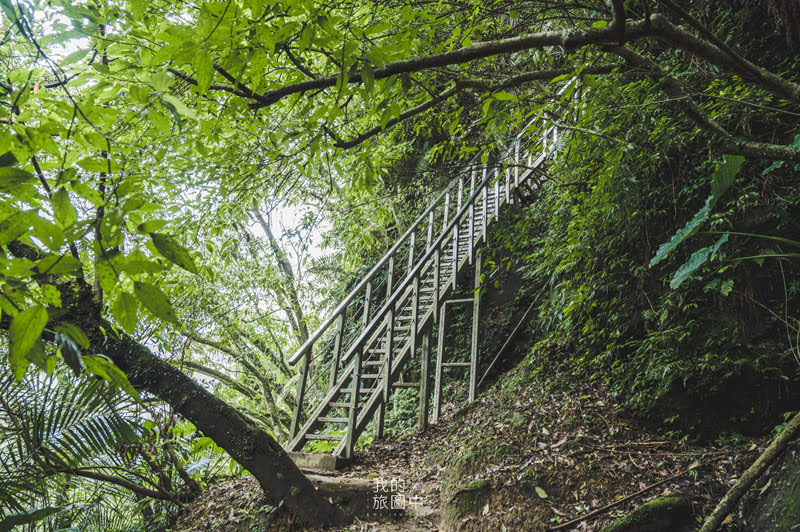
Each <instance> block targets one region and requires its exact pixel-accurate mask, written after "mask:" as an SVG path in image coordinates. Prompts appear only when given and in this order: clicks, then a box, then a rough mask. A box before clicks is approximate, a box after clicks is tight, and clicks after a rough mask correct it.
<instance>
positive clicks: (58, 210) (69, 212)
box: [50, 188, 78, 227]
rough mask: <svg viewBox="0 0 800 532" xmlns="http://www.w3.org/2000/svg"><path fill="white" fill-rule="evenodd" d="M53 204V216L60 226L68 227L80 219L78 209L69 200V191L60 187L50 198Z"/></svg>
mask: <svg viewBox="0 0 800 532" xmlns="http://www.w3.org/2000/svg"><path fill="white" fill-rule="evenodd" d="M50 201H51V202H52V204H53V217H54V218H55V220H56V224H58V225H59V226H60V227H67V226H68V225H72V224H74V223H75V222H77V221H78V211H77V209H75V207H73V206H72V203H70V201H69V192H67V191H66V190H65V189H63V188H60V189H58V191H57V192H56V193H55V194H53V197H52V198H50Z"/></svg>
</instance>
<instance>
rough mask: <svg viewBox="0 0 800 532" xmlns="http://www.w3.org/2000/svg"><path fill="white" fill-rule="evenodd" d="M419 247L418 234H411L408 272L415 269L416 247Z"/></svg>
mask: <svg viewBox="0 0 800 532" xmlns="http://www.w3.org/2000/svg"><path fill="white" fill-rule="evenodd" d="M416 245H417V232H416V231H414V232H413V233H411V237H409V239H408V270H406V271H408V272H410V271H411V270H412V269H414V247H416Z"/></svg>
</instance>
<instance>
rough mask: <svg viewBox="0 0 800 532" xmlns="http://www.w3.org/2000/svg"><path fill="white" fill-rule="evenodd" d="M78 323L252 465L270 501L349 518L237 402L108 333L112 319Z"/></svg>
mask: <svg viewBox="0 0 800 532" xmlns="http://www.w3.org/2000/svg"><path fill="white" fill-rule="evenodd" d="M76 325H78V326H79V327H81V329H83V331H84V332H85V333H86V334H87V336H88V337H89V338H90V341H91V344H92V345H91V346H90V350H92V351H94V352H98V353H104V354H105V355H107V356H108V357H109V358H110V359H111V360H113V361H114V363H115V364H116V365H117V366H118V367H119V368H120V369H121V370H122V371H124V372H125V374H126V375H127V376H128V378H129V379H130V381H131V384H133V385H134V386H135V387H137V388H138V389H139V390H142V391H146V392H148V393H151V394H153V395H155V396H157V397H158V398H160V399H161V400H163V401H164V402H166V403H168V404H169V405H170V406H171V407H172V408H173V409H174V410H175V412H177V413H179V414H181V415H182V416H183V417H185V418H186V419H187V420H189V421H190V422H192V423H193V424H194V425H195V426H196V427H197V429H198V430H200V431H202V432H203V434H204V435H206V436H208V437H210V438H211V439H212V440H214V442H215V443H216V444H217V445H219V446H220V447H222V448H223V449H225V450H226V451H227V452H228V453H229V454H230V455H231V457H232V458H233V459H234V460H236V461H237V462H238V463H239V464H241V465H242V466H243V467H244V468H245V469H247V470H248V471H249V472H250V473H251V474H252V475H253V476H254V477H255V478H256V479H257V480H258V482H259V484H260V485H261V488H262V489H263V490H264V493H265V495H266V497H267V501H268V502H269V503H270V504H272V505H277V504H278V503H279V502H280V501H283V503H284V505H285V506H286V507H287V508H288V509H289V511H291V512H292V513H293V514H294V515H295V516H296V517H297V518H298V519H299V520H301V521H302V522H304V523H309V524H312V523H313V524H344V523H346V522H348V521H349V520H350V517H349V516H348V515H347V514H346V513H345V512H344V511H343V510H342V509H340V508H339V507H338V506H336V505H334V504H332V503H330V502H329V501H328V500H326V499H325V498H324V497H323V496H322V495H321V494H319V493H318V492H317V490H316V488H315V487H314V485H313V484H312V483H311V481H310V480H308V478H306V477H305V475H303V473H302V472H301V471H300V470H299V469H298V468H297V466H296V465H295V464H294V462H292V460H291V459H290V458H289V456H288V455H287V454H286V452H285V451H284V450H283V449H282V448H281V446H280V445H279V444H278V443H277V442H276V441H275V440H274V439H273V438H272V437H271V436H270V435H269V434H267V433H266V432H265V431H263V430H261V429H260V428H258V427H256V426H255V425H253V424H252V423H250V422H248V421H247V420H246V419H245V418H244V417H243V416H242V415H240V414H239V412H238V411H237V410H236V409H235V408H233V407H232V406H230V405H229V404H227V403H225V402H224V401H222V400H221V399H219V398H218V397H216V396H215V395H213V394H211V393H209V392H208V391H206V390H205V389H204V388H203V387H202V386H200V385H199V384H198V383H196V382H195V381H194V380H192V379H191V378H189V377H187V376H186V375H184V374H183V373H182V372H181V371H180V370H178V369H177V368H175V367H174V366H172V365H170V364H169V363H167V362H166V361H164V360H161V359H160V358H158V357H157V356H155V355H153V354H152V353H151V352H150V350H149V349H147V348H146V347H145V346H143V345H141V344H139V343H137V342H135V341H134V340H133V339H132V338H130V337H129V336H127V335H122V336H121V337H119V338H114V337H112V336H107V337H106V336H105V335H104V334H103V332H102V331H101V329H100V327H102V328H103V329H105V330H106V331H113V330H114V328H113V327H112V326H111V325H110V324H109V323H106V322H105V321H102V320H101V321H100V322H99V323H98V322H97V321H95V320H93V319H89V320H86V321H82V322H80V323H76Z"/></svg>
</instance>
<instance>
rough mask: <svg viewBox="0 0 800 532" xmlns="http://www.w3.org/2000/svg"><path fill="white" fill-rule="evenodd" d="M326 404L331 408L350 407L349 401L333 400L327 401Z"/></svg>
mask: <svg viewBox="0 0 800 532" xmlns="http://www.w3.org/2000/svg"><path fill="white" fill-rule="evenodd" d="M328 406H329V407H331V408H350V403H341V402H338V403H337V402H333V403H328Z"/></svg>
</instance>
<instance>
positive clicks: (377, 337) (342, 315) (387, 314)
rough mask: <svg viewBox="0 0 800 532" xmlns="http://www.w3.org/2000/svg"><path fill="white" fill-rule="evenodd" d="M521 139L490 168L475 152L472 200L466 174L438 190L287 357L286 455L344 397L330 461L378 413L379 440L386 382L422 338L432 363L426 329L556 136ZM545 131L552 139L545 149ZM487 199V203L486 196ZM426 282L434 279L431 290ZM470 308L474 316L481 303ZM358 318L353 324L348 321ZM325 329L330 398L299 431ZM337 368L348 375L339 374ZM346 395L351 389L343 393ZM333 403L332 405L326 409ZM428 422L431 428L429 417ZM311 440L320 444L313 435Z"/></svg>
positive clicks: (471, 171) (388, 386)
mask: <svg viewBox="0 0 800 532" xmlns="http://www.w3.org/2000/svg"><path fill="white" fill-rule="evenodd" d="M540 119H542V117H541V116H539V117H537V118H536V119H534V120H532V121H531V122H530V123H529V125H528V126H527V127H526V128H525V129H527V128H528V127H530V126H531V125H532V124H534V123H536V121H537V120H540ZM542 120H543V119H542ZM543 122H544V120H543ZM524 131H525V130H523V133H521V134H520V135H517V137H516V138H515V140H514V142H513V143H512V144H511V146H510V147H509V148H508V149H507V150H505V151H504V153H503V154H501V156H500V159H499V161H498V164H497V166H495V167H492V168H490V167H489V166H487V165H478V164H477V161H479V160H480V157H481V155H482V154H481V153H479V154H477V155H476V156H475V157H474V158H473V160H472V161H471V163H470V165H468V166H467V173H468V175H469V181H470V183H469V191H470V192H471V193H470V196H469V198H466V199H465V198H464V195H465V194H464V192H465V188H466V185H467V183H466V177H467V175H466V173H462V174H461V175H460V176H459V177H457V178H455V179H454V180H453V181H452V182H451V183H450V184H449V185H448V187H447V188H446V189H445V190H444V191H442V193H441V194H440V195H439V196H438V198H437V199H436V200H435V201H434V202H433V203H432V204H431V205H430V206H429V207H428V208H427V209H426V211H425V212H424V213H423V214H422V215H421V216H420V217H419V218H418V219H417V221H416V222H415V223H414V224H413V225H412V226H411V227H410V228H409V229H408V230H407V231H406V233H405V234H404V235H403V236H402V237H401V238H400V239H399V240H398V241H397V242H396V243H395V244H394V245H393V246H392V248H391V249H390V250H389V251H388V252H387V253H386V254H385V255H384V257H383V258H382V259H381V260H380V261H379V262H378V263H377V264H376V265H375V266H374V267H373V268H372V269H371V270H370V272H369V273H368V274H367V275H366V276H365V277H364V278H363V279H362V280H361V281H360V282H359V283H358V285H357V286H356V287H355V288H354V289H353V290H352V291H351V292H350V294H348V296H347V297H346V298H345V299H344V300H343V301H342V302H341V303H340V304H339V305H338V306H337V307H336V309H335V310H334V311H333V313H332V314H331V316H330V318H328V320H326V321H325V322H324V323H323V325H322V326H321V327H319V328H318V329H317V331H316V332H315V333H314V334H313V335H312V336H311V337H310V338H309V340H308V341H307V342H305V343H304V344H303V346H301V347H300V349H298V351H297V352H296V353H295V355H294V356H293V357H292V358H291V359H290V361H289V363H290V364H296V363H297V362H298V361H301V362H302V365H301V370H300V371H301V376H300V379H299V382H298V389H297V395H296V401H297V403H296V406H295V411H294V415H293V420H292V427H291V441H290V442H289V443H288V445H287V446H286V449H287V450H288V451H299V450H301V449H302V448H303V447H304V445H305V442H306V441H308V440H309V439H311V438H313V436H312V435H313V434H314V431H315V430H317V429H318V428H319V427H320V426H321V425H324V424H325V423H327V422H328V421H326V420H327V419H330V417H331V416H330V415H329V414H328V412H329V411H330V410H332V409H338V408H344V407H342V406H340V405H342V404H343V403H344V401H336V399H337V398H339V397H341V396H342V395H348V394H349V404H348V406H347V407H346V408H347V411H348V412H347V420H348V421H347V432H346V435H345V437H343V438H341V440H340V441H339V444H338V445H337V446H336V448H335V450H334V451H333V454H334V455H338V456H341V455H344V456H346V457H349V456H351V455H352V452H353V447H354V445H355V442H356V440H357V438H358V436H359V435H360V434H361V433H362V432H363V430H365V429H366V427H367V425H368V423H369V421H370V420H371V419H372V418H373V416H375V415H376V413H377V416H378V418H377V419H376V422H377V423H378V425H377V432H378V434H380V433H381V432H382V429H383V423H382V422H383V409H384V405H385V402H386V401H387V400H388V397H389V394H390V391H391V387H392V384H393V383H394V382H395V381H396V379H397V377H398V376H399V374H400V372H401V371H402V369H403V367H404V366H405V364H406V363H407V362H408V360H409V359H410V358H411V357H412V356H413V355H414V353H415V352H416V351H417V347H418V346H419V345H420V340H423V343H424V344H426V345H425V346H423V351H425V350H426V349H427V350H428V352H427V359H426V361H429V359H430V354H429V349H430V331H431V330H432V327H433V324H434V323H435V322H437V321H438V319H439V313H440V309H441V307H442V305H443V304H444V302H445V301H447V300H448V298H449V296H450V293H451V292H453V290H454V289H455V287H456V285H457V283H458V281H459V278H460V277H461V276H463V274H464V272H466V271H467V266H468V265H470V264H473V263H475V262H476V251H477V250H479V249H480V247H481V246H483V245H484V244H485V242H486V239H487V236H488V235H487V232H488V227H489V225H490V223H491V220H496V219H497V218H498V217H499V215H500V212H502V211H501V209H502V207H504V206H505V205H509V204H511V203H514V202H515V201H516V200H517V198H516V196H515V194H514V193H515V191H516V190H517V189H518V188H519V187H520V185H525V186H528V187H530V188H536V184H535V183H529V181H533V178H534V177H535V176H537V175H539V173H538V172H537V171H536V170H537V169H538V168H539V167H540V166H541V165H542V164H543V163H544V161H545V160H546V159H547V158H549V157H550V156H551V155H552V153H553V152H554V151H555V150H556V149H557V147H558V144H557V142H556V141H557V139H558V130H557V128H555V126H549V127H548V126H547V125H546V122H544V123H543V125H542V127H541V129H540V131H541V133H540V134H539V135H538V136H535V138H534V139H533V141H531V138H532V137H528V134H527V133H525V132H524ZM551 133H552V135H553V141H552V142H548V141H549V140H550V139H549V137H550V134H551ZM538 140H541V141H542V150H541V152H538V155H535V153H534V152H533V151H532V150H531V149H529V148H530V146H531V144H532V143H533V142H536V141H538ZM526 141H527V142H526ZM534 149H535V148H534ZM523 157H524V159H527V167H526V169H524V170H523V171H520V169H521V163H522V162H523V161H522V158H523ZM509 162H511V163H513V168H507V165H508V163H509ZM477 175H480V177H481V179H480V182H479V183H476V176H477ZM456 190H457V192H456ZM490 196H493V197H491V198H490ZM453 200H456V201H457V207H456V209H455V210H456V211H457V212H456V213H455V215H454V216H452V218H450V202H451V201H453ZM440 207H443V211H444V212H443V218H442V220H441V221H442V225H443V226H444V227H442V228H441V230H440V231H436V222H437V219H436V218H437V217H436V214H435V213H436V212H437V209H439V208H440ZM478 213H479V214H480V216H478ZM423 227H425V228H426V229H427V239H426V243H425V247H424V252H423V253H422V254H421V256H415V255H416V253H415V249H416V247H418V246H419V242H418V241H417V234H419V233H422V232H423ZM436 233H438V237H435V234H436ZM406 245H407V246H408V251H407V257H403V256H402V254H403V253H404V252H403V251H402V248H403V246H406ZM405 260H407V264H408V268H407V269H406V272H405V275H403V276H402V278H401V276H398V275H397V273H398V271H397V268H396V267H397V265H398V262H401V261H405ZM445 260H447V263H445ZM451 261H452V262H451ZM477 262H478V264H476V266H479V262H480V261H479V260H478V261H477ZM383 268H387V269H388V272H387V276H386V277H387V281H386V285H385V288H384V289H383V290H384V292H385V296H384V301H383V304H382V305H381V306H380V308H379V309H378V310H374V309H373V308H371V307H372V305H371V300H372V299H373V297H374V293H373V289H375V288H376V286H377V287H378V288H380V284H379V283H373V281H376V279H377V278H378V273H379V272H381V270H382V269H383ZM430 280H432V286H431V283H430V282H429V281H430ZM423 284H425V285H426V286H427V287H429V288H427V289H426V290H427V291H426V292H425V293H426V294H428V295H429V297H428V298H425V299H424V300H423V301H424V304H420V295H421V287H422V285H423ZM395 285H396V287H395ZM431 288H432V289H431ZM359 302H361V303H359ZM354 303H355V304H356V310H358V305H359V304H360V305H361V309H362V316H361V317H362V324H361V327H360V332H359V333H358V334H357V335H356V336H355V339H351V340H349V341H347V340H346V339H345V338H344V336H345V333H346V325H347V323H349V322H348V320H347V311H348V308H349V307H351V306H352V305H353V304H354ZM475 308H476V310H477V303H476V307H475ZM409 309H410V310H411V317H410V320H407V321H408V323H409V326H410V329H409V334H408V335H407V336H395V333H396V330H395V328H396V322H397V321H398V320H399V318H400V317H401V316H403V315H404V312H406V313H407V312H408V310H409ZM354 317H355V316H351V321H352V319H353V318H354ZM332 328H333V329H332ZM328 331H331V332H330V333H329V334H328V335H327V341H328V345H332V356H331V370H330V375H329V379H328V391H327V393H326V394H325V395H324V397H323V398H322V400H321V402H320V403H319V404H318V405H317V406H316V407H315V408H314V409H313V410H312V411H311V413H310V415H309V416H308V418H307V420H306V422H305V423H303V424H302V426H300V417H301V413H302V408H303V401H304V399H305V394H306V392H307V384H308V377H309V368H310V367H311V363H312V361H313V360H314V359H315V358H316V357H314V356H312V350H313V347H314V345H315V344H316V343H317V342H318V341H320V340H323V342H324V341H325V340H324V339H323V337H324V336H325V334H326V333H327V332H328ZM474 336H475V335H474V334H473V343H476V340H477V339H476V338H475V337H474ZM345 344H347V345H345ZM387 344H388V345H387ZM382 346H384V347H382ZM381 350H385V358H384V360H383V364H382V365H381V366H380V369H379V371H378V372H377V374H376V373H369V374H367V373H363V372H362V365H363V364H365V363H367V362H368V361H369V362H372V363H371V366H372V367H376V364H375V362H376V361H374V360H371V357H372V356H373V355H375V354H376V353H380V352H381ZM342 351H344V353H343V352H342ZM324 352H325V349H324V348H323V349H321V350H320V353H318V354H317V355H316V356H320V354H322V353H324ZM342 363H343V364H344V367H343V368H342V369H341V370H339V366H340V365H341V364H342ZM475 366H477V364H475ZM425 369H426V370H428V369H429V368H425ZM473 373H474V372H473ZM423 374H424V377H423V380H424V379H428V378H429V374H430V372H429V371H425V370H423ZM363 375H371V376H372V377H373V379H371V380H374V383H373V385H372V386H371V387H370V388H369V389H366V393H363V392H364V390H365V388H364V384H363V382H362V380H363ZM376 375H377V377H376V378H375V376H376ZM471 377H472V378H471V379H470V380H471V382H470V392H471V393H470V394H469V396H470V399H472V398H473V397H474V392H475V390H473V388H474V386H475V382H474V381H475V375H471ZM420 388H421V391H420V393H421V395H422V393H423V392H424V393H426V394H427V390H428V389H429V386H428V383H426V382H422V383H420ZM346 389H349V391H345V390H346ZM362 395H363V396H364V399H363V403H362V401H360V398H361V397H362ZM420 399H421V401H420V402H421V405H420V408H422V404H423V401H422V397H420ZM332 403H333V404H335V405H337V406H332ZM360 403H362V404H360ZM424 404H425V408H426V409H427V397H425V401H424ZM434 408H435V407H434ZM337 419H338V416H337ZM421 420H422V417H421ZM424 422H427V411H426V413H425V416H424ZM317 439H320V438H319V437H317ZM331 439H333V438H331Z"/></svg>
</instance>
